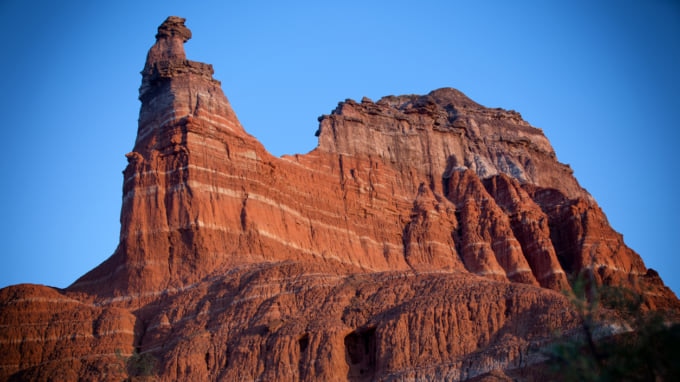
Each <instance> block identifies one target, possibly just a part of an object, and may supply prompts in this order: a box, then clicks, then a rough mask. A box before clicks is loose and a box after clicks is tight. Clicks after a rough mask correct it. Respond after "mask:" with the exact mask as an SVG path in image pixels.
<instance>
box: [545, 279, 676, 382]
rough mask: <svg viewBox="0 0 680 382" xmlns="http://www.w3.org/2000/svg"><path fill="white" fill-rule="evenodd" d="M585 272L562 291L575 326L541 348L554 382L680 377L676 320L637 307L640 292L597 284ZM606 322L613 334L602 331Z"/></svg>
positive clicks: (663, 379)
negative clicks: (575, 329) (574, 315)
mask: <svg viewBox="0 0 680 382" xmlns="http://www.w3.org/2000/svg"><path fill="white" fill-rule="evenodd" d="M588 276H589V274H588V273H581V274H580V275H579V276H578V277H577V278H576V279H575V280H574V281H573V282H572V290H571V291H569V292H566V293H567V295H568V296H569V297H570V299H571V301H572V303H573V305H574V307H575V309H576V312H577V313H578V315H579V318H580V320H581V326H580V328H579V333H577V334H575V335H573V336H571V337H569V338H566V339H564V338H563V339H562V340H561V341H559V342H558V343H556V344H555V345H554V346H553V347H552V348H551V349H550V350H549V351H548V352H547V356H548V357H549V360H548V363H549V364H550V365H551V372H550V376H551V377H552V378H554V380H559V381H678V380H680V324H677V323H676V324H669V323H667V322H666V321H665V320H664V317H663V316H662V315H661V313H658V312H650V311H645V310H644V309H642V308H643V299H642V296H641V295H639V294H637V293H635V292H632V291H630V290H628V289H624V288H620V287H610V286H597V285H596V284H595V283H594V282H593V281H592V280H591V278H590V277H588ZM612 325H615V327H616V325H618V329H619V330H618V331H619V333H613V332H612V331H610V332H607V328H612ZM610 330H611V329H610Z"/></svg>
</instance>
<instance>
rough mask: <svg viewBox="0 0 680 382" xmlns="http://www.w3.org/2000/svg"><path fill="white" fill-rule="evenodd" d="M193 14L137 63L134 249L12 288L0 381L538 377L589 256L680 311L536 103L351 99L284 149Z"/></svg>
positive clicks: (665, 307) (126, 232) (1, 294)
mask: <svg viewBox="0 0 680 382" xmlns="http://www.w3.org/2000/svg"><path fill="white" fill-rule="evenodd" d="M184 22H185V20H184V19H182V18H179V17H169V18H168V19H167V20H166V21H165V22H164V23H163V24H162V25H161V26H160V27H159V29H158V33H157V35H156V43H155V44H154V45H153V46H152V47H151V49H150V50H149V53H148V55H147V60H146V63H145V65H144V68H143V70H142V84H141V87H140V94H139V99H140V101H141V103H142V105H141V110H140V116H139V127H138V132H137V138H136V141H135V144H134V148H133V150H132V151H131V152H130V153H128V154H127V155H126V157H127V159H128V165H127V167H126V169H125V171H124V180H123V196H122V209H121V232H120V243H119V246H118V248H117V249H116V251H115V253H114V254H113V255H112V256H111V257H110V258H109V259H107V260H106V261H104V262H103V263H102V264H101V265H99V266H98V267H96V268H95V269H93V270H92V271H90V272H88V273H87V274H86V275H84V276H83V277H81V278H80V279H79V280H77V281H76V282H75V283H74V284H73V285H71V286H70V287H69V288H67V289H65V290H57V289H54V288H49V287H45V286H35V285H19V286H12V287H9V288H5V289H3V290H0V344H2V351H3V355H2V360H1V361H0V363H1V365H0V380H13V379H18V380H22V379H24V380H56V379H58V380H75V379H79V378H80V379H84V380H112V381H113V380H116V381H120V380H121V379H124V378H126V377H128V376H132V377H143V376H144V374H151V375H153V377H148V376H147V377H145V378H147V379H149V378H151V379H154V378H155V379H156V380H163V381H166V380H167V381H171V380H256V379H258V380H306V381H312V380H329V381H333V380H335V381H341V380H342V381H344V380H352V381H363V380H366V381H368V380H413V379H415V380H466V379H471V378H475V377H478V376H483V375H485V374H487V373H491V372H493V373H499V372H500V373H509V374H512V373H517V370H522V373H526V370H530V369H531V367H532V365H534V364H536V363H537V362H540V361H542V358H541V355H540V349H541V348H542V347H544V346H546V344H548V343H549V342H550V340H551V339H552V336H553V335H554V333H556V332H559V331H564V332H568V331H569V330H571V329H573V328H574V327H576V326H577V325H578V320H577V315H576V313H575V312H574V311H573V309H572V307H571V305H570V304H569V301H568V299H567V298H566V297H564V295H563V294H562V293H561V292H562V291H564V290H568V289H569V288H570V284H569V278H570V276H574V275H576V274H578V273H581V272H583V271H587V272H588V274H589V275H590V276H591V277H592V279H593V280H594V281H595V282H597V283H602V284H608V285H615V286H623V287H628V288H633V289H635V290H637V291H639V292H643V293H644V296H645V299H646V300H645V301H646V302H645V304H646V307H647V308H649V309H657V310H660V311H674V312H677V311H678V309H679V306H680V304H679V302H678V300H677V298H676V297H675V295H674V294H673V293H672V292H671V291H670V290H669V289H668V288H666V287H665V286H664V285H663V282H662V281H661V280H660V279H659V278H658V275H656V273H655V272H654V271H653V270H647V269H646V268H645V266H644V264H643V262H642V260H641V259H640V257H639V256H638V255H637V254H636V253H635V252H633V251H632V250H631V249H629V248H628V247H626V245H625V244H624V242H623V239H622V237H621V235H620V234H618V233H617V232H615V231H614V230H613V229H612V228H611V227H610V226H609V224H608V222H607V219H606V217H605V215H604V213H603V212H602V211H601V210H600V208H599V207H598V206H597V204H596V202H595V201H594V200H593V198H592V197H591V196H590V195H589V194H588V193H587V191H585V190H584V189H583V188H581V187H580V186H579V184H578V182H577V181H576V179H575V178H574V177H573V175H572V172H571V170H570V169H569V167H568V166H567V165H564V164H562V163H559V162H558V161H557V159H556V155H555V152H554V151H553V149H552V147H551V145H550V142H549V141H548V140H547V138H546V137H545V135H544V134H543V133H542V131H541V130H540V129H537V128H534V127H532V126H531V125H530V124H529V123H527V122H526V121H524V120H523V119H522V117H521V116H520V114H519V113H517V112H514V111H507V110H502V109H489V108H486V107H483V106H481V105H479V104H477V103H475V102H474V101H472V100H470V99H469V98H467V97H466V96H465V95H464V94H463V93H461V92H460V91H457V90H455V89H450V88H444V89H438V90H435V91H433V92H431V93H429V94H427V95H405V96H387V97H384V98H382V99H380V100H378V101H375V102H373V101H371V100H369V99H367V98H364V99H363V100H361V101H360V102H356V101H352V100H346V101H344V102H341V103H339V104H338V106H337V107H336V108H335V110H333V111H332V112H331V113H330V114H328V115H324V116H322V117H320V119H319V121H320V123H319V129H318V131H317V135H318V138H319V144H318V147H317V148H316V149H315V150H313V151H311V152H310V153H307V154H305V155H295V156H284V157H282V158H277V157H273V156H272V155H270V154H269V153H268V152H267V151H266V150H265V149H264V147H263V146H262V145H261V144H260V143H259V142H258V141H257V140H256V139H255V138H253V137H252V136H250V135H249V134H248V133H246V131H245V129H244V128H243V126H241V124H240V123H239V121H238V119H237V117H236V114H235V113H234V111H233V110H232V108H231V106H230V104H229V101H228V100H227V98H226V97H225V95H224V93H223V92H222V89H221V86H220V83H219V82H218V81H217V80H215V79H213V78H212V75H213V69H212V66H211V65H208V64H204V63H199V62H194V61H190V60H187V58H186V56H185V53H184V48H183V44H184V43H185V42H186V41H187V40H188V39H190V38H191V32H190V31H189V29H188V28H187V27H186V26H185V25H184ZM263 108H264V109H265V110H266V105H263ZM272 128H275V126H273V127H272ZM112 176H114V174H112ZM517 375H519V374H517Z"/></svg>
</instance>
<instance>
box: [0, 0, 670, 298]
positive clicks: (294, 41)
mask: <svg viewBox="0 0 680 382" xmlns="http://www.w3.org/2000/svg"><path fill="white" fill-rule="evenodd" d="M169 15H177V16H182V17H185V18H187V23H186V24H187V26H188V27H189V28H190V29H191V30H192V32H193V35H194V38H193V39H192V40H190V41H189V42H188V43H187V44H186V46H185V47H186V51H187V54H188V56H189V58H190V59H192V60H196V61H202V62H207V63H210V64H213V66H214V67H215V77H216V78H217V79H219V80H220V81H222V86H223V89H224V92H225V93H226V95H227V97H228V98H229V99H230V101H231V103H232V106H233V107H234V109H235V111H236V113H237V115H238V116H239V119H240V120H241V122H242V124H243V125H244V127H245V128H246V130H247V131H248V132H249V133H251V134H252V135H254V136H255V137H257V138H258V139H259V140H260V141H261V142H262V143H263V144H264V145H265V147H266V148H267V149H268V150H269V151H270V152H272V153H273V154H274V155H282V154H286V153H289V154H290V153H306V152H308V151H310V150H311V149H313V148H314V147H315V145H316V137H314V132H315V131H316V129H317V117H318V116H319V115H321V114H327V113H329V112H330V111H331V110H332V109H333V108H335V106H336V105H337V102H339V101H342V100H344V99H346V98H352V99H355V100H358V99H361V97H363V96H367V97H369V98H372V99H374V100H377V99H378V98H380V97H382V96H385V95H389V94H411V93H416V94H424V93H427V92H429V91H431V90H433V89H436V88H440V87H454V88H457V89H459V90H461V91H462V92H464V93H465V94H467V95H468V96H469V97H471V98H472V99H473V100H475V101H477V102H479V103H481V104H483V105H485V106H488V107H503V108H505V109H514V110H517V111H519V112H520V113H521V114H522V116H523V117H524V119H526V120H527V121H528V122H529V123H531V124H532V125H534V126H536V127H540V128H542V129H543V130H544V132H545V134H546V135H547V137H548V138H549V139H550V141H551V142H552V144H553V147H554V148H555V150H556V152H557V156H558V159H559V160H560V161H562V162H564V163H568V164H570V165H571V166H572V168H573V169H574V171H575V175H576V177H577V178H578V180H579V181H580V183H581V185H582V186H583V187H585V188H586V189H587V190H588V191H590V192H591V194H592V195H593V196H594V197H595V199H596V200H597V201H598V203H599V204H600V206H601V207H602V208H603V210H604V212H605V213H606V214H607V216H608V218H609V221H610V223H611V224H612V226H613V227H614V229H616V230H617V231H619V232H621V233H622V234H623V235H624V239H625V241H626V243H627V244H628V245H629V246H630V247H632V248H633V249H634V250H636V251H637V252H638V253H640V255H641V256H642V258H643V259H644V261H645V263H646V265H647V266H648V267H651V268H654V269H656V270H657V271H659V273H660V274H661V276H662V277H663V279H664V281H665V282H666V284H667V285H669V286H670V287H671V288H673V290H674V291H675V292H676V293H678V292H680V276H678V271H679V270H680V258H679V257H678V248H680V229H679V228H678V227H679V225H678V224H677V220H678V217H680V203H678V201H677V197H678V195H679V194H678V183H679V181H678V174H679V173H680V171H679V170H680V164H679V163H680V162H679V161H678V160H677V158H676V151H677V149H676V147H675V145H676V144H677V142H678V141H679V140H678V135H679V133H678V128H679V127H680V126H678V125H679V123H678V117H677V113H678V112H679V111H680V96H679V93H678V89H680V70H679V69H678V68H680V4H678V2H675V1H662V0H656V1H655V0H651V1H642V0H640V1H632V0H618V1H513V2H508V1H428V0H423V1H372V2H371V1H365V0H364V1H353V0H346V1H342V2H323V1H297V2H296V1H289V2H280V1H214V2H206V1H191V2H189V1H115V2H114V1H111V2H103V1H102V2H86V1H82V2H76V1H71V2H53V1H43V2H40V1H19V0H3V1H2V2H0V16H2V19H3V23H2V25H0V35H2V36H4V39H3V40H4V41H3V59H2V60H1V61H0V70H1V72H2V73H3V76H1V77H0V89H2V92H1V93H0V111H1V112H2V116H3V119H2V122H3V126H4V127H3V133H4V142H5V143H6V146H5V148H4V160H2V161H1V162H0V163H1V164H0V166H2V168H1V170H2V177H3V184H4V187H3V188H2V191H0V192H1V195H0V196H1V197H2V198H1V199H0V200H2V203H3V210H4V211H6V212H7V213H6V214H5V218H4V219H1V220H0V235H2V236H1V239H2V243H3V244H4V246H3V251H2V262H3V266H2V267H1V269H0V287H2V286H6V285H9V284H16V283H21V282H29V283H39V284H47V285H52V286H57V287H66V286H68V285H69V284H70V283H71V282H73V281H74V280H75V279H76V278H77V277H79V276H80V275H82V274H83V273H85V272H86V271H88V270H89V269H91V268H93V267H94V266H96V265H97V264H99V263H100V262H102V261H103V260H104V259H106V258H107V257H108V256H110V255H111V253H113V251H114V250H115V247H116V245H117V242H118V233H119V229H120V225H119V214H120V205H121V188H122V180H123V178H122V174H121V171H122V170H123V169H124V167H125V164H126V161H125V157H124V154H125V153H127V152H129V151H130V150H131V149H132V146H133V144H134V139H135V134H136V129H137V116H138V112H139V101H138V100H137V91H138V88H139V84H140V79H141V77H140V75H139V71H140V70H141V69H142V66H143V64H144V59H145V55H146V52H147V50H148V49H149V47H150V46H151V45H152V44H153V42H154V35H155V33H156V28H157V26H158V25H159V24H160V23H161V22H162V21H163V20H164V19H165V18H166V17H167V16H169Z"/></svg>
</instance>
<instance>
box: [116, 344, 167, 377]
mask: <svg viewBox="0 0 680 382" xmlns="http://www.w3.org/2000/svg"><path fill="white" fill-rule="evenodd" d="M116 357H117V358H118V359H119V360H121V361H122V363H123V365H125V372H126V373H127V375H128V377H150V376H154V375H156V367H157V364H158V361H157V360H156V357H154V356H153V355H152V354H151V353H139V352H138V351H137V350H136V349H135V351H134V352H132V354H131V355H130V356H129V357H125V356H123V355H122V353H121V351H120V350H118V349H116Z"/></svg>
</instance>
